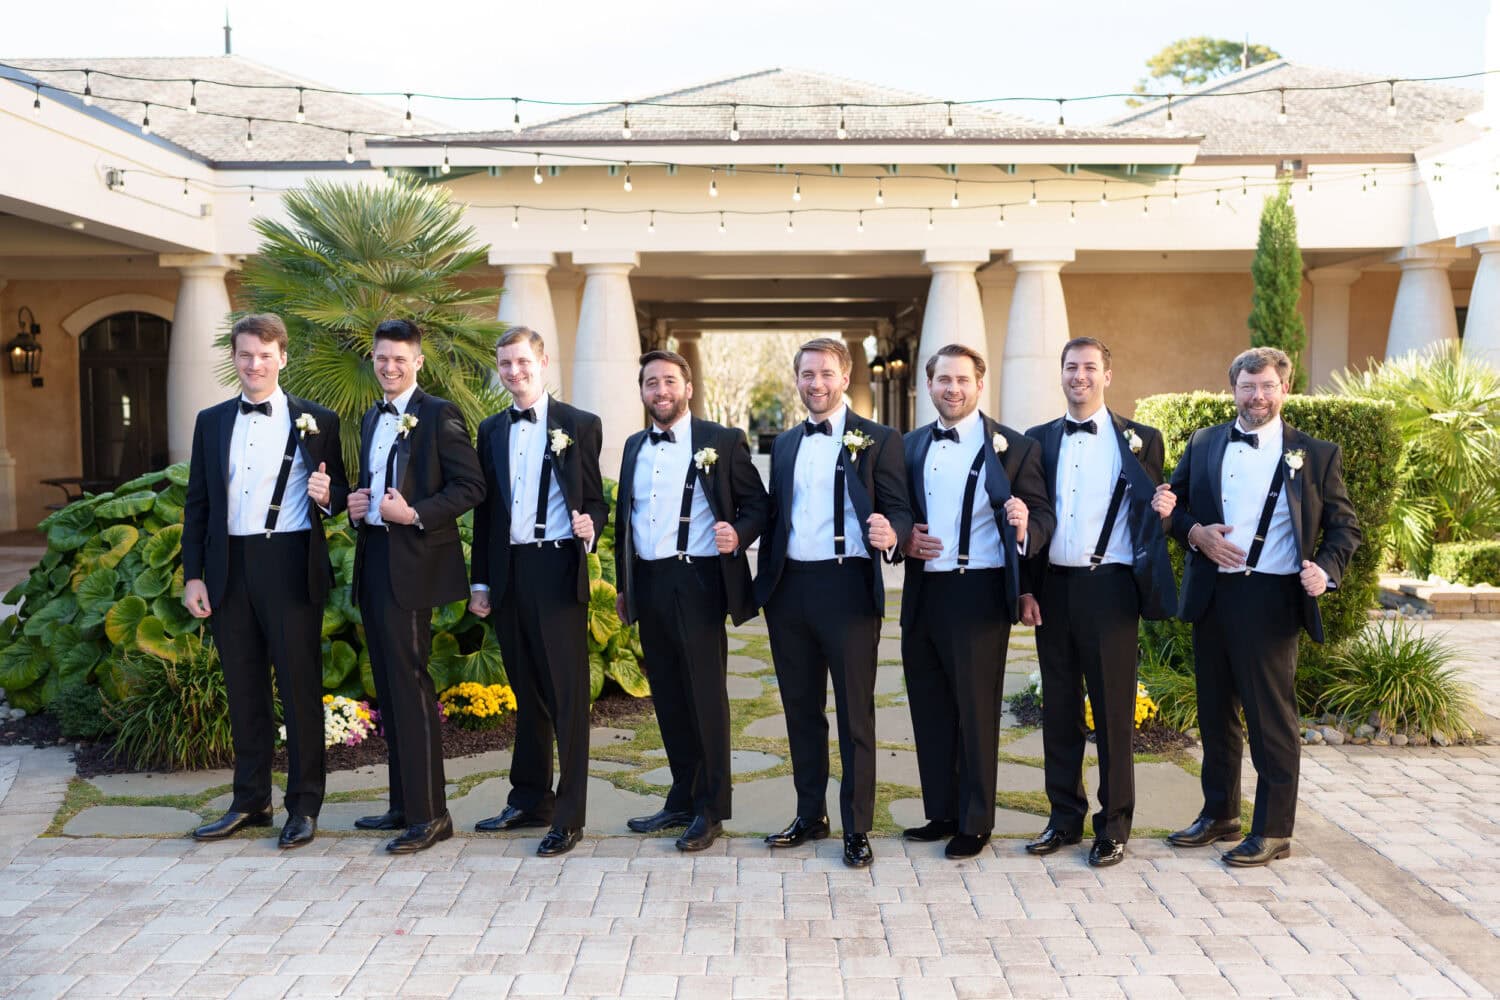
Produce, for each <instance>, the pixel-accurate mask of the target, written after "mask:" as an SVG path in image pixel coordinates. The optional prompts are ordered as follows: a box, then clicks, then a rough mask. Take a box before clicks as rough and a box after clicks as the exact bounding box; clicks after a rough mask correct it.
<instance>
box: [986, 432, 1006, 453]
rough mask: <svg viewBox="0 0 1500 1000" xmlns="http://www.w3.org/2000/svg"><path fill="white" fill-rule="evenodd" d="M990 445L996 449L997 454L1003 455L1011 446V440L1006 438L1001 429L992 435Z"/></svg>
mask: <svg viewBox="0 0 1500 1000" xmlns="http://www.w3.org/2000/svg"><path fill="white" fill-rule="evenodd" d="M990 447H991V448H994V449H995V454H996V455H1003V454H1005V452H1006V449H1008V448H1009V447H1010V442H1009V441H1007V440H1005V435H1004V434H1001V433H1000V432H999V431H996V432H995V433H993V434H991V435H990Z"/></svg>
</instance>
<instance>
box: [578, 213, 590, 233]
mask: <svg viewBox="0 0 1500 1000" xmlns="http://www.w3.org/2000/svg"><path fill="white" fill-rule="evenodd" d="M578 228H579V230H580V231H581V232H585V233H586V232H588V231H589V210H588V209H586V208H585V209H584V210H583V221H582V222H580V223H579V224H578Z"/></svg>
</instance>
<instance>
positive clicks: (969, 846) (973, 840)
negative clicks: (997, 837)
mask: <svg viewBox="0 0 1500 1000" xmlns="http://www.w3.org/2000/svg"><path fill="white" fill-rule="evenodd" d="M989 842H990V835H989V834H987V833H958V834H954V836H953V839H952V840H950V841H948V846H947V847H945V848H943V854H944V856H946V857H950V858H972V857H974V856H975V855H976V854H978V853H979V852H980V851H982V850H984V848H985V845H986V844H988V843H989Z"/></svg>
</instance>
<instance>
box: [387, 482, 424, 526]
mask: <svg viewBox="0 0 1500 1000" xmlns="http://www.w3.org/2000/svg"><path fill="white" fill-rule="evenodd" d="M380 519H381V520H382V521H384V522H385V523H386V524H412V523H413V522H415V521H416V519H417V512H416V511H414V510H412V509H411V504H409V503H407V502H406V498H405V497H404V496H402V495H401V491H400V490H398V489H396V488H395V487H394V486H387V487H386V488H385V496H383V497H381V499H380Z"/></svg>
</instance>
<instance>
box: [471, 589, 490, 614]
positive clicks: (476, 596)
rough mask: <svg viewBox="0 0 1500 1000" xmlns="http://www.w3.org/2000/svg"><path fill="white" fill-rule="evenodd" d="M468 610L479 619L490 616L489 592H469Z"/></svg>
mask: <svg viewBox="0 0 1500 1000" xmlns="http://www.w3.org/2000/svg"><path fill="white" fill-rule="evenodd" d="M469 610H470V611H472V612H474V614H476V615H478V616H479V617H480V618H488V617H489V616H490V592H489V591H488V590H471V591H469Z"/></svg>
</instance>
